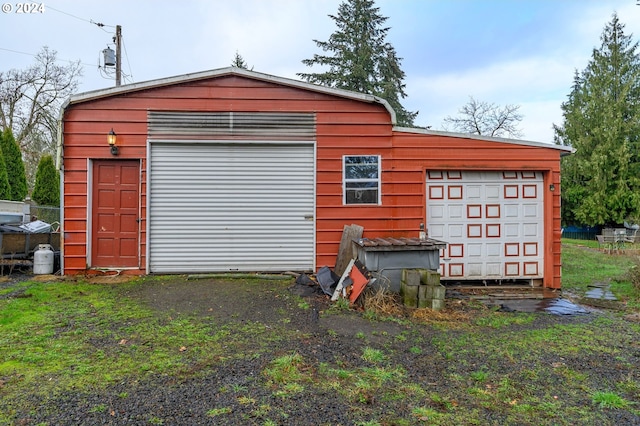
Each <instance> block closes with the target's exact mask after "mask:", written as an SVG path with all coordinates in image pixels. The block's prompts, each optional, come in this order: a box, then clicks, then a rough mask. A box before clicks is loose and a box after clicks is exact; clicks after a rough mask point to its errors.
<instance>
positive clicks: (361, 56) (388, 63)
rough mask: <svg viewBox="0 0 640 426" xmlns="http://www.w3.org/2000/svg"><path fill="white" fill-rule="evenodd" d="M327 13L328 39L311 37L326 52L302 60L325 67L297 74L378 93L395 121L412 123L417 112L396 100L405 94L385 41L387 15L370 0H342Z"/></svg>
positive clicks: (322, 82) (395, 61)
mask: <svg viewBox="0 0 640 426" xmlns="http://www.w3.org/2000/svg"><path fill="white" fill-rule="evenodd" d="M329 17H330V18H331V19H333V21H334V22H335V23H336V26H337V27H338V29H337V30H336V31H335V32H334V33H333V34H331V36H330V37H329V40H328V41H319V40H314V42H315V43H316V45H317V46H318V47H319V48H320V49H322V51H323V52H327V54H324V55H319V54H314V55H313V58H311V59H305V60H303V61H302V63H303V64H304V65H307V66H309V67H312V66H314V65H317V66H320V67H326V68H328V69H327V70H326V71H324V72H318V73H298V76H300V77H301V78H303V79H304V80H306V81H308V82H310V83H315V84H320V85H323V86H328V87H334V88H337V89H345V90H353V91H356V92H361V93H366V94H370V95H375V96H379V97H381V98H383V99H385V100H386V101H387V102H389V104H390V105H391V107H392V108H393V109H394V110H395V112H396V119H397V122H398V124H399V125H401V126H413V122H414V120H415V118H416V116H417V115H418V113H417V112H410V111H407V110H406V109H405V108H404V107H403V106H402V104H401V103H400V99H402V98H405V97H406V96H407V94H406V93H405V87H406V85H405V84H404V78H405V73H404V72H403V71H402V68H401V61H402V58H399V57H398V56H397V54H396V50H395V49H394V48H393V46H392V45H391V44H390V43H388V42H386V41H385V39H386V37H387V33H388V32H389V29H390V28H389V27H385V26H384V24H385V22H386V21H387V19H388V18H387V17H384V16H382V15H381V14H380V8H378V7H375V6H374V0H346V1H345V2H343V3H341V4H340V6H339V7H338V14H337V15H329Z"/></svg>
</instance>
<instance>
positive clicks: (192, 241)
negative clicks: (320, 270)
mask: <svg viewBox="0 0 640 426" xmlns="http://www.w3.org/2000/svg"><path fill="white" fill-rule="evenodd" d="M149 158H150V164H149V173H150V178H149V182H150V184H149V212H148V218H149V219H148V220H149V225H148V226H149V233H148V235H149V241H148V256H149V257H148V263H149V271H150V272H160V273H162V272H165V273H182V272H221V271H271V272H274V271H286V270H296V271H307V270H312V269H313V267H314V220H313V215H314V208H315V201H314V200H315V199H314V195H315V194H314V188H315V186H314V176H315V168H314V164H315V159H314V145H313V143H300V144H296V143H264V142H260V143H245V142H241V143H185V142H179V143H171V142H152V143H151V148H150V155H149Z"/></svg>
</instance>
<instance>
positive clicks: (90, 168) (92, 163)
mask: <svg viewBox="0 0 640 426" xmlns="http://www.w3.org/2000/svg"><path fill="white" fill-rule="evenodd" d="M113 161H117V162H120V163H131V164H134V163H135V164H136V166H137V168H138V231H137V233H138V235H137V240H138V253H137V266H122V267H115V266H114V267H108V268H105V267H98V266H93V258H92V254H93V246H94V239H93V238H94V236H93V200H94V193H93V189H94V188H93V183H94V175H93V171H94V166H95V164H96V163H100V162H105V163H107V162H113ZM141 201H142V160H140V159H138V158H113V159H111V158H88V159H87V229H86V231H87V237H86V238H87V249H86V262H87V269H101V270H105V269H106V270H131V269H140V268H141V267H142V263H141V260H142V252H141V250H140V243H141V238H142V227H141V224H142V216H141V215H142V207H143V206H142V203H141Z"/></svg>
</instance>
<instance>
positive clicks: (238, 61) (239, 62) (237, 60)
mask: <svg viewBox="0 0 640 426" xmlns="http://www.w3.org/2000/svg"><path fill="white" fill-rule="evenodd" d="M231 66H232V67H236V68H242V69H244V70H248V69H249V65H247V63H246V62H245V60H244V58H243V57H242V55H240V54H239V53H238V51H237V50H236V56H235V57H234V58H233V62H231ZM251 69H252V70H253V67H251Z"/></svg>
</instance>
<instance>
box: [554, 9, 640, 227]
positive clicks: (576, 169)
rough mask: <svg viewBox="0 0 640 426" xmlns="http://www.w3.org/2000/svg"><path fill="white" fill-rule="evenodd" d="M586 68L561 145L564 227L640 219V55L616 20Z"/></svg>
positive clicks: (577, 81)
mask: <svg viewBox="0 0 640 426" xmlns="http://www.w3.org/2000/svg"><path fill="white" fill-rule="evenodd" d="M600 39H601V45H600V47H599V48H598V49H594V50H593V53H592V55H591V60H590V61H589V63H588V65H587V67H586V68H585V69H584V70H583V71H582V73H577V72H576V75H575V77H574V82H573V86H572V88H571V92H570V94H569V96H568V99H567V101H566V102H564V103H563V104H562V112H563V124H562V125H561V126H554V127H555V139H556V143H558V144H562V145H567V146H571V147H573V148H574V149H575V150H576V152H575V154H573V155H571V156H568V157H565V158H563V160H562V203H563V210H562V219H563V222H564V223H565V224H580V225H591V226H594V225H611V224H620V223H622V222H624V221H625V220H632V221H637V220H638V218H640V56H638V53H637V49H638V43H637V42H635V43H634V42H633V40H632V37H631V36H628V35H626V34H625V33H624V24H622V23H621V22H620V20H619V19H618V16H617V15H616V14H614V15H613V17H612V20H611V22H609V23H608V24H607V25H606V27H605V29H604V31H603V33H602V35H601V37H600Z"/></svg>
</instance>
